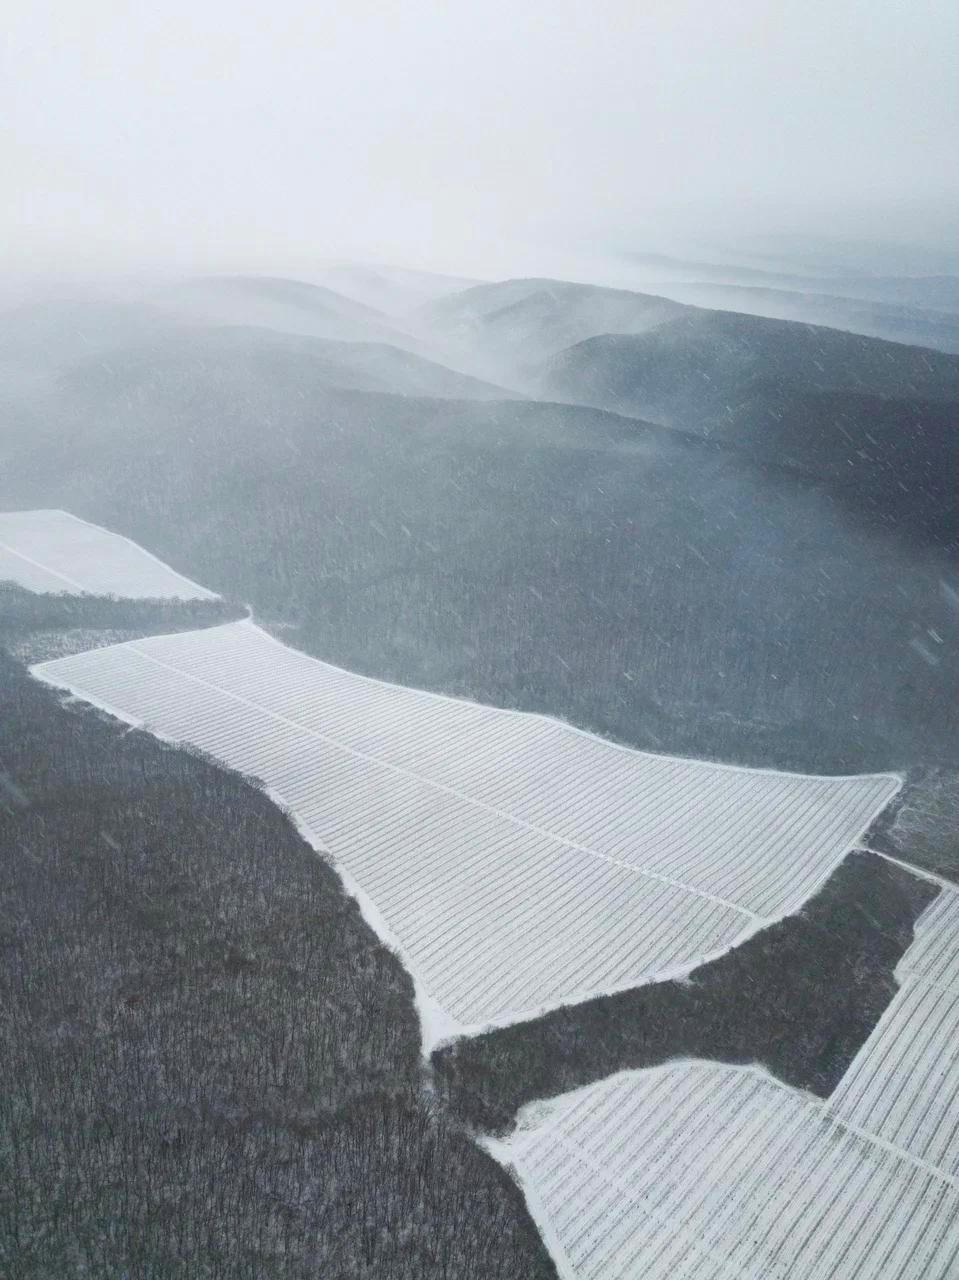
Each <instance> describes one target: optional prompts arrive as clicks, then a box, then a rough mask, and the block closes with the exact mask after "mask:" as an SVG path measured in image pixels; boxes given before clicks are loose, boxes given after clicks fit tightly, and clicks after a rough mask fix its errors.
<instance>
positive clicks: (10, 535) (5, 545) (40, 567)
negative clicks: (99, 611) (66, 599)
mask: <svg viewBox="0 0 959 1280" xmlns="http://www.w3.org/2000/svg"><path fill="white" fill-rule="evenodd" d="M2 581H12V582H16V583H17V584H18V585H19V586H21V587H26V589H27V590H28V591H37V592H40V593H56V592H61V591H68V592H74V593H75V592H78V591H79V592H87V593H89V594H90V595H103V596H124V597H128V598H133V599H154V600H155V599H180V600H203V599H212V598H213V594H214V593H213V592H212V591H207V590H206V588H205V587H200V586H198V585H197V584H196V583H195V582H191V581H190V580H189V579H188V578H184V577H182V576H181V575H180V574H179V573H176V572H174V570H173V569H171V568H170V567H169V565H165V564H163V562H162V561H160V560H157V559H156V557H155V556H152V555H150V553H149V552H148V551H144V549H143V548H142V547H139V546H137V544H136V543H135V542H131V541H130V540H129V539H127V538H123V537H121V536H120V535H119V534H116V533H110V532H108V531H107V530H106V529H101V528H99V527H98V526H97V525H92V524H87V522H86V521H85V520H80V519H78V518H77V517H76V516H72V515H70V514H69V513H68V512H66V511H4V512H0V582H2Z"/></svg>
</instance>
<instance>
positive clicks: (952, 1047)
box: [830, 889, 959, 1275]
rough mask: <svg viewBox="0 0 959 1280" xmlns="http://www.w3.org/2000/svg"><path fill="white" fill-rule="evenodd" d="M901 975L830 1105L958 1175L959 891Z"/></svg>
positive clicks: (934, 918)
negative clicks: (891, 995)
mask: <svg viewBox="0 0 959 1280" xmlns="http://www.w3.org/2000/svg"><path fill="white" fill-rule="evenodd" d="M896 977H897V978H898V979H899V981H900V983H901V984H902V985H901V989H900V991H899V992H898V994H897V995H896V996H895V998H894V999H893V1001H892V1003H891V1004H890V1005H889V1007H888V1008H887V1009H886V1012H885V1013H884V1014H883V1016H882V1018H881V1019H880V1021H879V1023H878V1025H877V1026H876V1028H875V1030H874V1031H873V1033H872V1035H871V1036H870V1037H869V1039H868V1040H867V1041H866V1043H865V1044H864V1045H863V1047H862V1049H860V1051H859V1053H858V1054H857V1055H856V1057H855V1058H854V1059H853V1062H852V1064H851V1065H850V1068H849V1070H848V1071H847V1072H846V1074H845V1076H844V1077H843V1079H842V1080H841V1081H840V1083H839V1086H838V1087H837V1089H836V1090H835V1092H834V1093H833V1096H832V1098H831V1099H830V1104H831V1106H832V1108H833V1110H834V1111H835V1113H836V1115H838V1116H841V1117H842V1118H843V1119H845V1120H847V1121H848V1122H849V1123H850V1124H855V1125H859V1126H861V1127H862V1128H865V1129H868V1130H869V1131H870V1132H871V1133H875V1134H877V1135H878V1136H879V1137H881V1138H883V1139H884V1140H885V1141H887V1142H891V1143H894V1144H895V1145H896V1146H897V1147H902V1148H903V1149H904V1150H906V1151H908V1152H910V1154H911V1155H913V1156H915V1157H916V1158H917V1159H920V1160H924V1161H926V1162H927V1163H930V1164H934V1165H936V1166H937V1167H938V1168H940V1169H942V1170H943V1171H944V1172H946V1173H949V1174H951V1175H952V1176H953V1177H955V1178H957V1179H959V892H956V891H952V892H950V891H949V890H946V889H944V890H943V891H942V892H941V893H940V895H939V897H938V898H937V899H936V901H935V902H934V903H933V904H932V906H930V907H929V908H928V909H927V910H926V911H925V912H924V913H923V915H922V916H921V917H920V919H919V921H918V923H917V925H916V940H915V942H913V944H912V946H911V947H910V948H909V950H908V951H907V952H906V954H905V955H904V956H903V958H902V960H901V961H900V964H899V967H898V969H897V970H896ZM956 1274H957V1275H959V1262H957V1270H956Z"/></svg>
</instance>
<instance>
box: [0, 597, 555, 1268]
mask: <svg viewBox="0 0 959 1280" xmlns="http://www.w3.org/2000/svg"><path fill="white" fill-rule="evenodd" d="M99 604H100V615H99V617H98V619H97V621H98V622H99V623H100V624H104V623H107V622H108V619H107V618H106V613H107V611H108V610H107V607H106V605H105V604H104V602H99ZM203 607H205V608H206V607H208V606H203ZM171 608H172V610H173V611H175V610H176V609H178V608H182V606H172V607H171ZM86 611H88V606H83V607H82V608H81V609H80V612H81V613H84V612H86ZM25 612H26V611H21V619H22V620H23V621H24V623H25V625H26V626H28V627H29V628H30V630H31V631H32V632H36V630H37V628H36V622H37V618H36V616H33V617H27V616H25ZM34 612H35V611H34ZM52 612H53V615H54V619H55V620H57V621H60V620H62V619H63V616H64V606H63V604H62V603H61V602H57V601H54V602H53V604H52ZM139 612H141V611H140V610H138V609H134V610H133V613H134V614H137V613H139ZM117 614H118V616H117V617H115V618H113V619H110V620H109V625H111V626H112V627H113V628H116V627H120V626H127V625H129V623H130V621H131V617H130V609H129V607H128V606H123V607H118V609H117ZM141 620H142V619H141ZM85 621H86V622H87V623H90V622H91V619H90V618H89V617H87V618H86V619H85ZM155 621H159V617H158V618H157V619H156V620H155ZM163 621H164V623H165V624H167V625H168V624H169V622H170V617H169V613H167V614H166V615H164V617H163ZM13 632H14V627H13V626H12V624H11V623H10V619H9V616H8V618H7V626H6V627H5V633H4V636H3V640H4V641H5V642H9V641H10V639H11V637H12V635H13ZM0 848H2V849H3V850H5V851H6V855H7V856H5V857H3V858H0V880H2V884H0V904H2V905H0V945H2V947H3V950H4V955H5V963H4V965H3V966H2V968H0V984H2V994H0V1010H2V1013H0V1075H2V1078H3V1080H4V1082H5V1088H4V1090H3V1092H2V1095H0V1271H2V1273H3V1275H4V1276H5V1277H10V1280H49V1278H50V1277H53V1276H56V1277H58V1278H63V1280H67V1278H68V1277H80V1276H96V1277H97V1278H98V1280H99V1278H100V1277H103V1278H104V1280H110V1278H112V1280H127V1278H128V1277H134V1276H135V1277H137V1280H141V1278H144V1280H146V1278H147V1277H156V1278H157V1280H159V1278H160V1277H164V1278H166V1277H169V1276H191V1277H194V1276H209V1277H211V1278H212V1277H222V1280H235V1278H239V1277H248V1278H249V1280H264V1278H265V1277H270V1276H282V1277H283V1278H284V1280H288V1278H290V1277H300V1276H301V1277H303V1278H304V1280H306V1278H307V1277H309V1278H310V1280H315V1278H316V1277H317V1276H329V1277H337V1280H340V1278H342V1280H349V1278H350V1277H364V1278H365V1280H431V1278H434V1277H435V1280H453V1277H457V1280H458V1278H459V1277H464V1278H467V1280H469V1278H473V1280H490V1277H493V1276H496V1277H507V1278H508V1277H512V1278H513V1280H533V1278H534V1277H542V1278H543V1280H546V1277H550V1276H554V1275H555V1271H554V1269H553V1265H552V1263H551V1262H550V1261H549V1259H548V1257H547V1255H546V1253H545V1251H544V1249H543V1246H542V1245H541V1243H540V1241H539V1238H538V1236H537V1233H536V1231H535V1229H534V1227H533V1225H532V1222H531V1220H530V1218H529V1215H528V1213H527V1211H526V1208H525V1205H524V1203H523V1199H522V1196H521V1194H520V1192H519V1191H518V1189H517V1188H516V1187H515V1186H514V1185H513V1183H512V1182H511V1181H510V1179H509V1177H508V1176H507V1175H506V1174H505V1173H504V1172H503V1171H502V1170H501V1169H500V1168H499V1167H498V1166H497V1165H496V1164H494V1163H493V1161H492V1160H491V1159H490V1158H489V1157H488V1156H487V1155H485V1153H483V1152H482V1151H481V1150H480V1149H479V1148H478V1147H477V1146H476V1145H475V1144H474V1143H472V1142H471V1141H470V1139H469V1138H468V1137H467V1135H466V1134H465V1133H464V1132H462V1131H461V1129H459V1128H458V1127H457V1126H456V1125H455V1124H454V1123H452V1122H451V1121H450V1120H448V1119H447V1118H446V1117H445V1116H444V1114H443V1113H442V1111H441V1110H439V1109H438V1108H437V1106H436V1105H435V1104H434V1102H433V1101H432V1100H431V1098H430V1096H429V1095H428V1094H427V1093H426V1092H425V1091H424V1087H423V1083H422V1080H421V1070H422V1068H421V1060H420V1056H419V1045H420V1039H419V1026H418V1022H417V1016H416V1011H415V1008H414V1004H413V991H412V984H411V982H410V979H409V977H408V976H407V975H406V973H405V972H404V971H403V969H402V967H401V965H400V963H399V961H398V960H397V959H396V958H395V957H394V956H393V955H392V954H391V953H390V952H389V951H387V950H385V949H384V948H383V947H382V946H381V945H380V944H379V942H378V941H377V940H376V938H375V936H374V935H373V933H372V932H371V931H370V929H369V928H368V927H367V926H366V924H364V922H363V920H362V919H361V917H360V914H359V910H358V908H357V906H356V904H355V903H354V902H353V901H352V900H351V899H350V898H348V897H347V896H346V895H345V894H344V892H343V890H342V888H341V886H340V884H339V881H338V879H337V877H336V875H335V873H334V872H333V870H332V869H331V868H330V867H329V866H327V865H326V863H324V862H323V861H322V860H321V859H320V858H318V857H317V855H316V854H315V853H314V851H313V850H312V849H311V848H309V847H308V846H307V845H306V844H305V843H304V841H303V840H302V839H301V838H300V837H299V836H298V835H297V834H296V832H295V830H294V828H293V826H292V825H291V823H290V822H289V821H288V820H287V818H286V817H285V816H284V815H283V814H282V813H281V812H280V810H279V809H277V807H276V806H275V805H274V803H273V802H272V801H271V800H269V799H268V798H267V797H266V796H265V795H264V794H263V793H262V792H261V791H260V790H258V789H257V788H256V787H255V786H252V785H250V784H249V783H247V782H245V781H244V780H243V779H241V778H239V777H238V776H236V775H233V774H230V773H227V772H225V771H224V770H222V769H220V768H218V767H216V766H214V765H213V764H211V763H209V762H208V761H206V760H204V759H202V758H200V757H198V756H197V755H195V754H190V753H188V752H186V751H183V750H177V749H174V748H171V747H167V746H163V745H161V744H160V743H158V742H157V741H155V740H154V739H153V738H151V737H149V736H148V735H146V734H142V733H138V732H131V731H129V730H128V729H127V728H126V727H124V726H121V725H118V724H116V723H115V722H112V721H108V720H107V719H106V718H104V717H102V716H100V715H99V714H98V713H96V712H93V711H91V710H89V709H86V710H78V709H75V708H74V709H64V708H63V707H61V706H60V705H59V703H58V700H57V698H56V696H55V695H54V694H53V693H52V692H51V691H50V690H48V689H46V688H44V687H42V686H40V685H39V684H37V683H35V682H34V681H33V680H31V679H30V678H29V677H28V676H27V674H26V672H25V671H24V669H23V667H22V666H20V665H19V664H18V663H17V662H15V661H14V660H13V659H12V658H11V657H10V656H9V655H8V654H5V653H2V652H0Z"/></svg>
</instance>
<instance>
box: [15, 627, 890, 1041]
mask: <svg viewBox="0 0 959 1280" xmlns="http://www.w3.org/2000/svg"><path fill="white" fill-rule="evenodd" d="M35 670H36V671H37V673H38V674H40V675H41V676H42V677H43V678H44V679H46V680H48V681H50V682H51V683H54V684H57V685H61V686H65V687H69V688H71V689H73V690H74V691H75V692H77V693H78V694H79V695H80V696H82V697H84V698H87V699H89V700H92V701H96V702H100V703H103V704H105V705H108V706H110V707H111V708H113V709H114V710H116V711H117V712H118V713H119V714H120V715H122V716H123V717H125V718H126V719H129V720H133V721H136V722H139V723H143V724H145V725H147V726H148V727H150V728H151V729H153V730H154V731H156V732H158V733H160V734H162V735H164V736H166V737H168V738H172V739H176V740H182V741H187V742H190V743H192V744H194V745H196V746H198V747H201V748H202V749H203V750H205V751H208V752H210V753H211V754H212V755H215V756H216V757H218V758H219V759H221V760H223V761H225V762H226V763H227V764H229V765H231V766H232V767H234V768H237V769H240V770H242V771H243V772H244V773H247V774H249V775H253V776H256V777H258V778H261V779H262V780H263V781H264V782H265V783H266V784H267V785H268V786H269V787H270V788H271V789H272V790H273V791H274V792H275V793H276V794H277V795H279V796H280V797H282V799H283V800H284V801H285V802H286V804H287V805H288V806H289V807H290V808H291V809H292V810H293V811H294V813H295V814H296V815H297V817H298V818H299V819H300V820H301V821H302V822H303V823H305V824H306V826H307V827H308V828H309V829H310V830H311V831H312V832H313V833H315V835H316V836H317V837H318V838H319V840H321V841H322V842H323V844H324V845H325V846H326V847H327V848H328V849H329V850H330V851H331V853H332V855H333V857H334V858H335V860H336V861H337V863H338V864H339V865H340V866H341V867H342V868H343V869H344V870H345V871H346V872H347V873H348V874H349V875H350V876H351V877H352V878H353V879H354V880H355V881H356V882H357V883H358V884H359V886H360V887H361V889H362V890H364V891H365V892H366V893H367V894H368V895H369V897H370V898H371V899H372V900H373V902H374V904H375V906H376V908H377V910H378V911H379V913H380V914H381V916H382V917H383V919H384V920H385V922H386V924H387V926H388V928H389V931H390V933H391V935H392V936H393V938H394V939H395V940H396V942H397V943H398V945H399V946H400V947H401V948H402V950H403V953H404V956H405V957H406V959H407V961H408V963H409V965H410V967H411V969H412V970H413V972H414V974H415V975H416V976H417V977H418V978H419V979H420V980H421V982H422V983H423V985H424V986H425V988H426V989H427V991H428V992H429V993H430V995H431V996H432V997H433V998H434V999H435V1000H436V1001H437V1002H438V1003H439V1005H440V1006H441V1007H442V1008H443V1009H444V1010H445V1012H446V1013H447V1014H448V1015H450V1016H451V1017H452V1018H453V1019H454V1020H456V1022H458V1023H459V1024H460V1025H461V1026H463V1027H476V1026H478V1025H482V1024H484V1023H488V1022H490V1021H497V1022H506V1021H511V1020H514V1019H517V1018H520V1017H525V1016H529V1015H530V1014H533V1013H535V1012H538V1011H539V1010H542V1009H544V1008H548V1007H552V1006H555V1005H557V1004H561V1003H564V1002H567V1001H569V1000H573V999H582V998H586V997H588V996H591V995H596V994H599V993H602V992H604V991H609V990H615V989H618V988H622V987H625V986H631V985H635V984H636V983H639V982H643V981H647V980H649V979H650V978H652V977H656V976H659V975H662V974H665V973H669V972H675V971H677V970H679V969H684V968H687V967H689V966H691V965H693V964H696V963H698V962H700V961H701V960H702V959H704V958H705V957H707V956H709V955H711V954H715V953H716V952H719V951H722V950H724V949H725V948H727V947H728V946H730V945H733V944H734V943H735V942H737V941H738V940H739V939H740V938H742V937H744V936H747V935H748V934H749V933H751V932H753V931H754V930H755V929H756V928H758V927H760V925H761V924H762V923H763V921H764V920H766V919H769V918H771V917H772V918H774V917H777V916H779V915H782V914H786V913H789V912H791V911H794V910H796V909H797V908H798V907H799V906H800V904H801V903H802V902H803V900H804V899H805V898H806V897H807V896H808V895H809V893H810V892H811V891H812V890H813V889H814V888H815V887H816V885H817V884H818V883H820V882H821V881H822V880H823V879H825V877H826V876H827V875H828V874H829V872H830V871H831V870H832V869H833V868H834V867H835V866H836V865H837V863H838V862H839V861H840V860H841V858H842V857H843V855H844V854H845V853H846V851H847V850H848V848H849V847H850V845H851V844H852V843H853V842H854V841H855V840H856V839H857V837H858V836H859V834H860V833H861V832H862V830H863V828H864V827H865V826H866V825H868V823H869V822H870V821H871V819H872V818H873V817H874V815H875V814H876V813H877V812H878V811H879V809H881V808H882V807H883V805H884V804H885V803H886V802H887V801H888V800H889V798H890V797H891V796H892V794H893V793H894V792H895V790H896V788H897V786H898V779H896V778H895V777H892V776H889V775H870V776H863V777H855V778H829V779H826V778H811V777H804V776H801V775H788V774H780V773H772V772H764V771H758V770H747V769H734V768H728V767H725V766H720V765H711V764H704V763H701V762H697V761H688V760H679V759H675V758H669V757H663V756H653V755H648V754H644V753H642V752H637V751H629V750H625V749H623V748H619V747H616V746H614V745H611V744H609V743H604V742H602V741H601V740H599V739H597V738H594V737H591V736H590V735H588V734H584V733H580V732H578V731H576V730H574V729H571V728H569V727H568V726H565V725H563V724H561V723H559V722H557V721H553V720H549V719H546V718H544V717H539V716H529V715H517V714H514V713H510V712H505V711H500V710H497V709H495V708H491V707H483V706H478V705H476V704H472V703H468V702H462V701H455V700H452V699H449V698H443V697H437V696H435V695H431V694H426V693H422V692H419V691H416V690H411V689H403V688H398V687H396V686H392V685H387V684H383V683H381V682H378V681H373V680H368V679H365V678H363V677H360V676H356V675H352V674H351V673H348V672H345V671H341V670H339V669H337V668H335V667H331V666H328V665H327V664H325V663H322V662H318V661H316V660H314V659H312V658H308V657H306V656H305V655H303V654H300V653H296V652H295V651H293V650H291V649H288V648H287V647H286V646H284V645H281V644H279V643H278V642H277V641H275V640H273V639H272V638H271V637H270V636H268V635H267V634H266V633H264V632H263V631H262V630H260V629H259V628H258V627H256V626H255V625H254V624H252V623H251V622H248V621H246V622H240V623H232V624H229V625H227V626H223V627H216V628H210V629H208V630H205V631H198V632H187V633H182V634H180V635H171V636H157V637H151V638H150V639H147V640H142V641H135V642H130V643H127V644H123V645H116V646H112V647H110V648H104V649H99V650H96V651H94V652H92V653H84V654H79V655H76V656H73V657H69V658H63V659H59V660H57V661H54V662H49V663H45V664H42V665H41V666H39V667H38V668H36V669H35Z"/></svg>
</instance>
